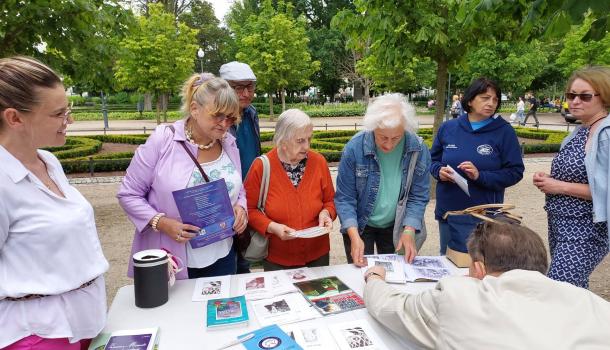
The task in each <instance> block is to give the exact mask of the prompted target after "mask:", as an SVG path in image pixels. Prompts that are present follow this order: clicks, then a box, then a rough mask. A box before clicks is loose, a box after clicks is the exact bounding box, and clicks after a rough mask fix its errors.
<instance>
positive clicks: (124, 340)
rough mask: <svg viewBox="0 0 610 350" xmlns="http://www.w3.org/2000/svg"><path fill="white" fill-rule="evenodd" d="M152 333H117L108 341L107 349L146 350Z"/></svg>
mask: <svg viewBox="0 0 610 350" xmlns="http://www.w3.org/2000/svg"><path fill="white" fill-rule="evenodd" d="M151 338H152V334H131V335H115V336H112V337H110V339H109V340H108V343H106V348H105V349H106V350H127V349H129V350H146V349H147V348H148V344H149V343H150V341H151Z"/></svg>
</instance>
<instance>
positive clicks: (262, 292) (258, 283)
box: [237, 274, 273, 300]
mask: <svg viewBox="0 0 610 350" xmlns="http://www.w3.org/2000/svg"><path fill="white" fill-rule="evenodd" d="M238 283H239V284H238V286H237V289H238V292H237V295H245V296H246V299H247V300H258V299H265V298H271V297H273V293H272V292H271V287H270V286H271V280H270V279H269V276H268V275H267V276H266V275H263V274H254V275H247V276H244V277H240V278H239V282H238Z"/></svg>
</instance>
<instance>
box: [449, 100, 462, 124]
mask: <svg viewBox="0 0 610 350" xmlns="http://www.w3.org/2000/svg"><path fill="white" fill-rule="evenodd" d="M461 110H462V105H461V103H460V97H459V96H458V95H453V102H452V103H451V110H450V111H451V116H452V117H453V119H455V118H457V117H458V116H459V115H460V112H461Z"/></svg>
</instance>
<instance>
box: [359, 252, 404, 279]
mask: <svg viewBox="0 0 610 350" xmlns="http://www.w3.org/2000/svg"><path fill="white" fill-rule="evenodd" d="M365 258H366V262H367V266H365V267H362V268H361V271H362V274H363V275H364V274H365V273H366V271H367V270H368V269H369V268H371V267H374V266H381V267H383V268H384V269H385V273H386V274H385V280H386V282H388V283H405V282H407V277H406V276H405V269H404V265H405V258H404V256H403V255H397V254H380V255H366V256H365Z"/></svg>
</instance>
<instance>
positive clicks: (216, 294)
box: [192, 276, 231, 301]
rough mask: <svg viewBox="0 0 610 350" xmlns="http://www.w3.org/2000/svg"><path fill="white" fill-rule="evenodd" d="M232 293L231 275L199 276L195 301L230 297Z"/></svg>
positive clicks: (195, 290) (194, 295)
mask: <svg viewBox="0 0 610 350" xmlns="http://www.w3.org/2000/svg"><path fill="white" fill-rule="evenodd" d="M230 293H231V276H218V277H205V278H198V279H197V280H196V282H195V289H194V290H193V298H192V300H193V301H207V300H209V299H219V298H228V297H229V295H230Z"/></svg>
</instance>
